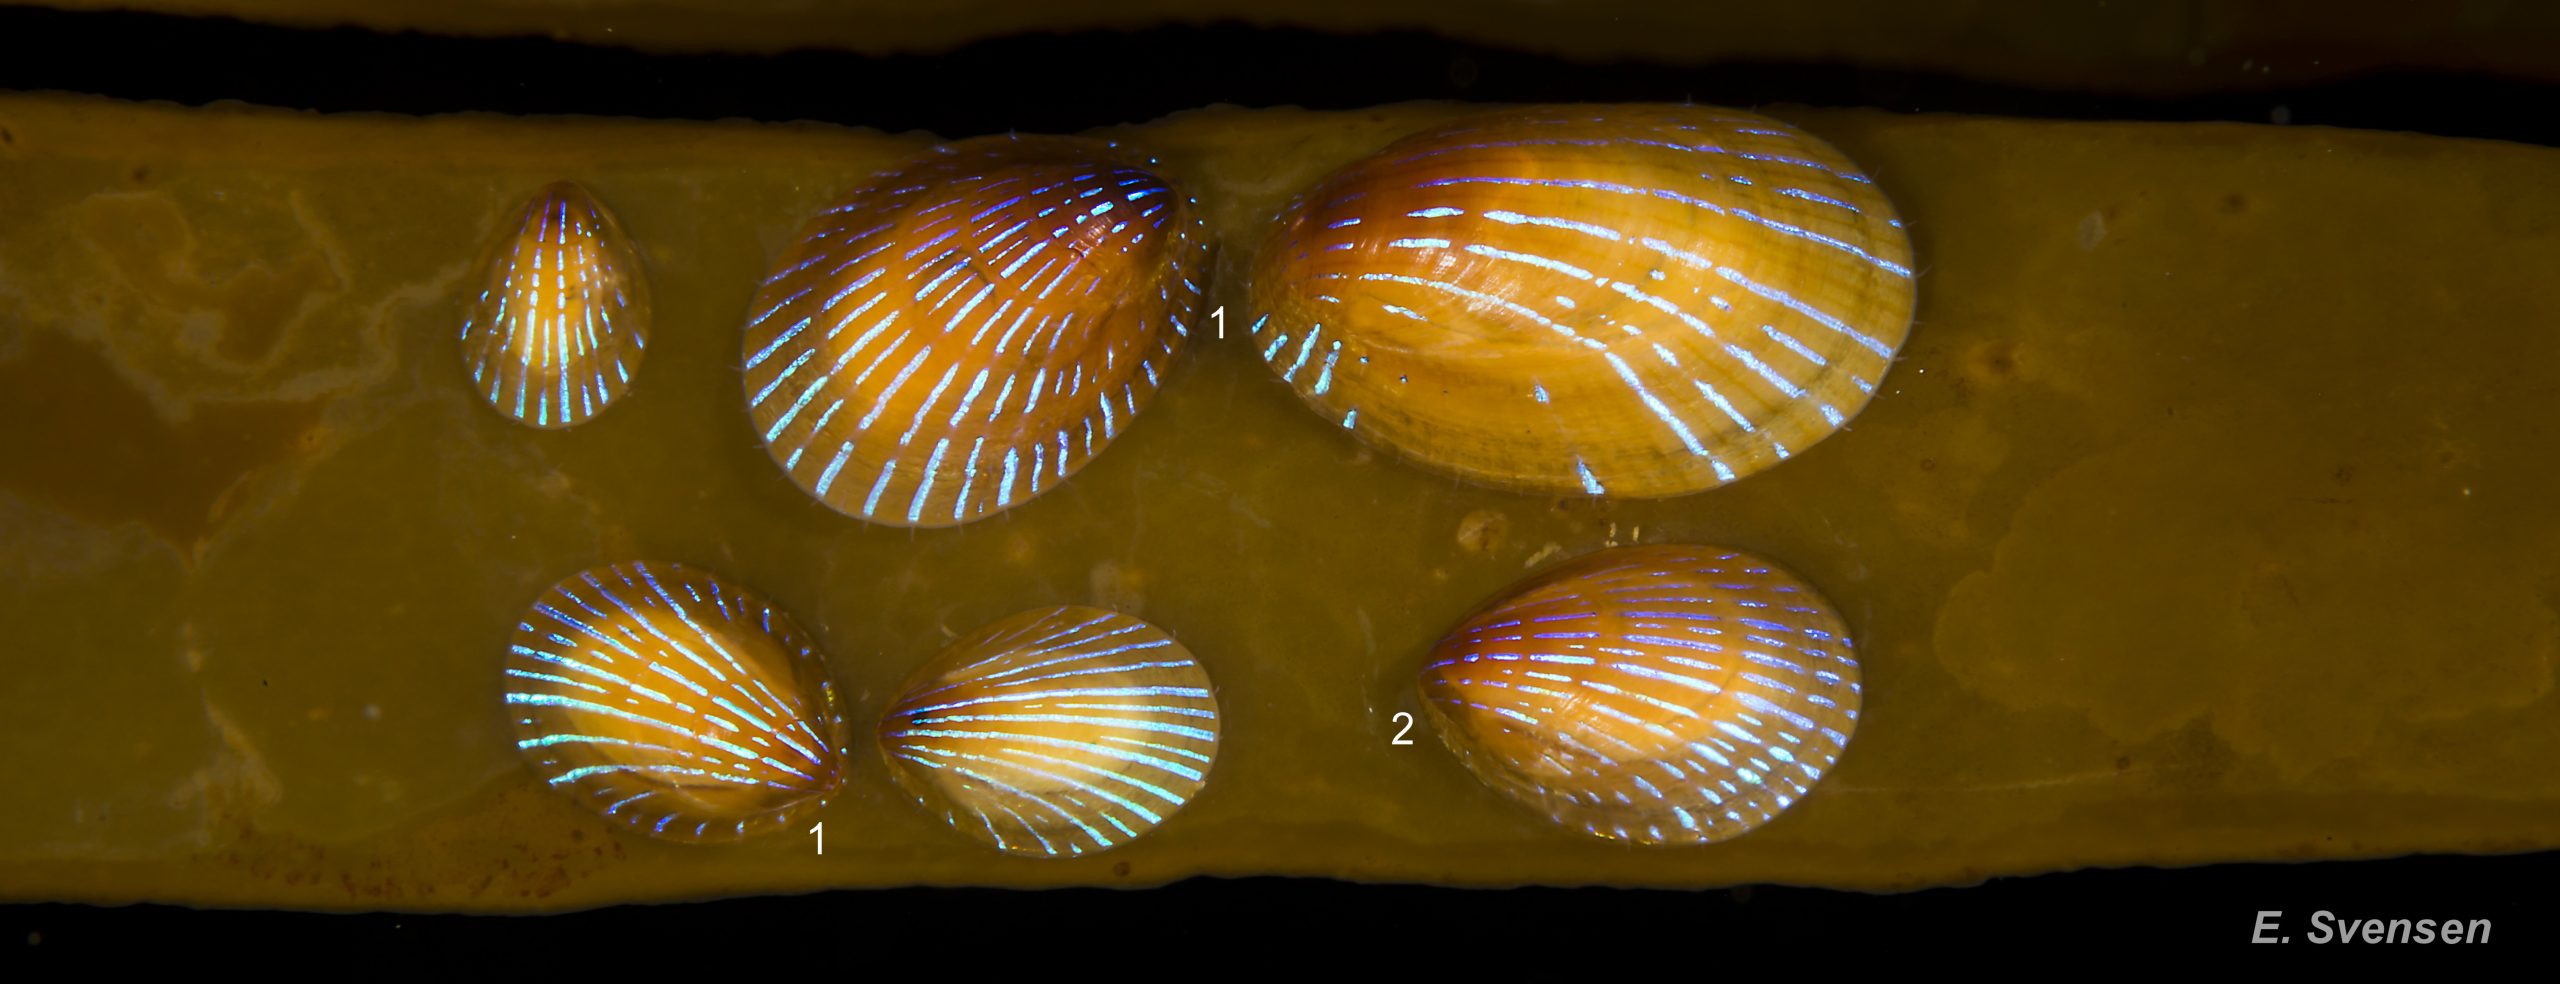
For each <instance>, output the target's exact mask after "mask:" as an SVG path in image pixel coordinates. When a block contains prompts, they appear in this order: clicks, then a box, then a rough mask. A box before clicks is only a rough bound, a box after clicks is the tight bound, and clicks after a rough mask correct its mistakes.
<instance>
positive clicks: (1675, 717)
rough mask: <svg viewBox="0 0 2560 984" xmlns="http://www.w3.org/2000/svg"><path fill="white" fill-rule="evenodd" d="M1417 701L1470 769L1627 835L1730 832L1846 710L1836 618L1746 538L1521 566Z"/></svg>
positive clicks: (1574, 819) (1850, 689) (1822, 765)
mask: <svg viewBox="0 0 2560 984" xmlns="http://www.w3.org/2000/svg"><path fill="white" fill-rule="evenodd" d="M1422 697H1423V709H1424V711H1425V712H1426V714H1427V715H1428V716H1429V717H1430V718H1431V719H1432V721H1433V723H1434V724H1435V725H1436V727H1437V728H1438V730H1439V733H1440V737H1441V738H1442V739H1443V740H1444V741H1446V742H1447V744H1448V746H1449V748H1450V750H1451V751H1453V752H1456V753H1457V755H1458V758H1459V759H1460V760H1462V761H1464V762H1465V763H1466V765H1467V768H1468V769H1469V770H1471V771H1473V772H1474V773H1475V774H1476V776H1477V777H1478V778H1480V779H1482V780H1484V781H1485V783H1486V784H1488V785H1490V786H1492V787H1493V788H1495V789H1496V790H1499V791H1501V792H1502V793H1503V794H1505V795H1507V796H1509V797H1511V798H1512V799H1515V800H1518V801H1520V802H1522V803H1525V804H1527V805H1529V806H1530V807H1531V808H1533V809H1535V810H1537V811H1538V812H1540V813H1542V814H1544V815H1545V816H1547V817H1548V818H1549V819H1551V820H1554V821H1555V822H1557V823H1559V824H1563V825H1565V826H1567V827H1571V828H1574V829H1577V830H1582V831H1585V832H1588V833H1590V834H1592V835H1595V836H1598V837H1603V838H1608V839H1610V840H1618V841H1627V842H1632V843H1637V844H1705V843H1711V842H1714V841H1720V840H1725V839H1728V838H1732V837H1737V836H1740V835H1742V834H1744V833H1747V832H1749V831H1751V830H1752V829H1754V828H1756V827H1758V826H1760V825H1761V824H1763V823H1766V822H1768V820H1769V819H1770V818H1772V817H1774V816H1776V815H1777V814H1778V813H1779V811H1782V810H1785V809H1786V808H1787V807H1789V806H1791V805H1793V804H1794V803H1795V802H1796V801H1797V800H1799V799H1801V798H1803V797H1804V795H1805V794H1806V793H1807V792H1809V791H1811V789H1812V788H1813V785H1814V783H1815V782H1817V781H1819V780H1820V779H1821V778H1822V776H1823V774H1824V773H1825V772H1827V771H1829V770H1830V768H1831V766H1832V764H1833V762H1835V761H1836V760H1837V759H1838V758H1839V756H1840V753H1841V752H1842V751H1843V750H1845V749H1846V748H1847V747H1848V744H1849V736H1850V735H1851V734H1852V733H1853V732H1854V731H1855V730H1856V728H1857V722H1858V705H1859V691H1858V663H1857V661H1856V659H1855V658H1854V657H1853V655H1852V652H1851V648H1850V643H1849V634H1848V627H1847V626H1846V625H1845V624H1843V623H1842V622H1841V620H1840V616H1839V615H1838V614H1837V613H1836V612H1834V611H1833V610H1832V608H1831V605H1830V603H1829V602H1826V601H1824V600H1823V599H1822V596H1821V595H1819V594H1817V593H1815V591H1814V590H1813V588H1812V587H1810V586H1808V585H1806V584H1805V583H1804V582H1803V581H1801V580H1798V579H1797V578H1796V577H1795V576H1794V575H1792V574H1789V573H1788V572H1786V571H1785V570H1783V569H1780V568H1779V567H1778V566H1777V565H1775V564H1772V563H1770V562H1768V561H1766V560H1762V559H1760V558H1757V557H1753V556H1751V555H1749V554H1745V553H1740V552H1737V551H1731V550H1720V549H1715V548H1709V547H1689V546H1643V547H1621V548H1617V549H1612V550H1604V551H1601V552H1599V553H1596V554H1592V555H1590V556H1587V557H1583V558H1581V559H1578V560H1574V561H1571V562H1568V563H1566V564H1564V565H1562V566H1559V567H1557V568H1555V569H1554V570H1550V571H1547V572H1545V573H1542V574H1539V575H1537V576H1535V577H1532V578H1530V579H1529V580H1528V581H1526V582H1524V583H1522V584H1520V585H1518V586H1516V587H1514V588H1512V589H1511V590H1509V591H1507V592H1505V593H1504V594H1503V595H1502V597H1500V598H1499V599H1497V600H1495V601H1494V602H1493V603H1491V604H1490V605H1487V606H1486V607H1485V608H1484V609H1482V610H1480V611H1478V612H1477V613H1475V614H1474V615H1472V616H1469V617H1468V618H1467V619H1466V620H1465V621H1464V622H1462V623H1460V624H1459V625H1458V627H1457V628H1456V629H1453V630H1451V631H1450V633H1449V634H1448V636H1447V637H1445V638H1443V639H1442V640H1441V641H1440V644H1439V645H1438V647H1436V648H1435V649H1433V650H1432V654H1431V662H1430V665H1429V666H1428V667H1426V668H1425V669H1424V670H1423V673H1422Z"/></svg>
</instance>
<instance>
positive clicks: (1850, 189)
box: [1252, 106, 1913, 497]
mask: <svg viewBox="0 0 2560 984" xmlns="http://www.w3.org/2000/svg"><path fill="white" fill-rule="evenodd" d="M1252 297H1253V308H1254V311H1255V312H1256V321H1255V322H1254V340H1255V342H1256V343H1257V344H1258V345H1259V346H1260V350H1261V353H1262V357H1263V359H1264V360H1265V361H1267V362H1269V363H1270V364H1271V367H1272V369H1273V370H1274V371H1276V372H1278V373H1279V374H1280V376H1281V378H1282V379H1284V380H1287V381H1288V383H1289V384H1290V385H1291V386H1292V387H1294V388H1295V389H1296V390H1297V392H1298V395H1299V396H1300V397H1302V398H1304V399H1305V400H1306V401H1307V403H1308V404H1309V405H1311V406H1313V407H1314V408H1315V409H1316V410H1317V412H1319V413H1321V414H1323V415H1324V416H1325V419H1327V420H1332V421H1336V422H1339V423H1340V424H1341V425H1342V426H1343V427H1345V428H1349V429H1351V430H1352V431H1353V432H1354V433H1355V434H1357V435H1358V436H1359V437H1360V438H1362V439H1363V440H1366V441H1368V442H1370V443H1372V444H1375V445H1378V446H1380V447H1383V448H1386V449H1388V450H1390V451H1393V452H1396V453H1398V454H1401V455H1403V456H1405V457H1407V458H1410V459H1413V460H1415V461H1419V462H1421V463H1423V464H1426V465H1428V466H1431V467H1434V468H1438V469H1442V470H1445V471H1448V472H1452V473H1455V474H1457V475H1459V476H1462V477H1464V478H1466V479H1469V480H1471V481H1475V482H1478V483H1482V484H1486V485H1491V486H1496V487H1500V488H1509V489H1518V490H1525V491H1534V492H1542V493H1551V494H1570V493H1583V494H1589V495H1610V496H1624V497H1658V496H1672V495H1681V494H1685V493H1690V492H1696V491H1699V490H1701V489H1706V488H1711V487H1714V486H1717V485H1721V484H1724V483H1726V482H1731V481H1734V480H1735V479H1738V478H1741V477H1743V476H1745V475H1749V474H1751V473H1753V472H1756V471H1759V470H1761V469H1763V468H1767V467H1769V466H1770V465H1773V464H1775V463H1777V462H1778V461H1780V460H1782V459H1784V458H1786V457H1787V456H1789V455H1791V454H1794V453H1797V452H1800V451H1803V450H1804V449H1805V448H1806V447H1808V446H1810V445H1812V444H1813V443H1814V442H1816V441H1819V440H1821V439H1822V438H1823V437H1825V436H1827V435H1829V434H1830V433H1831V432H1832V431H1833V430H1836V429H1838V428H1839V427H1840V426H1841V425H1843V424H1845V423H1846V422H1847V421H1848V420H1849V418H1851V417H1853V416H1855V415H1856V414H1857V413H1858V411H1859V409H1860V408H1862V407H1864V406H1865V405H1866V403H1867V400H1868V398H1869V397H1870V396H1872V395H1873V394H1874V393H1875V389H1876V386H1877V384H1878V383H1879V381H1880V380H1881V379H1882V378H1883V376H1884V372H1885V368H1886V366H1887V365H1888V364H1889V363H1890V362H1891V361H1892V359H1893V355H1894V352H1895V351H1896V350H1897V349H1898V348H1899V347H1900V346H1901V344H1902V341H1903V337H1904V334H1905V332H1906V331H1907V330H1908V328H1909V326H1910V322H1911V313H1912V305H1913V290H1912V275H1911V247H1910V243H1909V240H1908V237H1906V236H1905V235H1904V233H1903V230H1902V224H1901V221H1900V220H1899V219H1898V218H1896V217H1895V214H1894V210H1893V206H1892V204H1891V203H1889V202H1887V201H1886V200H1885V197H1884V195H1883V194H1882V193H1881V192H1879V191H1878V190H1877V189H1876V187H1875V184H1874V183H1873V182H1872V181H1870V180H1869V179H1868V178H1867V177H1866V176H1865V175H1864V174H1861V173H1859V171H1858V169H1857V168H1856V166H1854V165H1852V164H1851V163H1850V162H1849V161H1848V159H1847V158H1845V157H1842V156H1841V155H1840V153H1839V152H1838V151H1835V150H1833V149H1832V148H1831V147H1830V146H1828V145H1826V144H1824V143H1823V142H1822V141H1820V140H1817V139H1815V138H1813V137H1812V136H1809V135H1807V134H1805V133H1804V132H1802V131H1800V130H1797V129H1796V128H1794V127H1792V126H1788V125H1787V124H1784V123H1780V122H1778V121H1776V120H1772V119H1768V118H1766V117H1762V116H1757V115H1754V114H1751V113H1745V112H1739V111H1735V110H1728V109H1714V108H1709V107H1698V106H1602V107H1546V108H1530V109H1516V110H1505V111H1500V112H1495V113H1490V114H1486V115H1483V116H1479V117H1474V118H1469V119H1466V120H1463V121H1460V122H1457V123H1452V124H1450V125H1447V126H1443V127H1440V128H1438V129H1434V130H1431V131H1428V132H1425V133H1420V134H1416V135H1414V136H1411V137H1407V138H1405V139H1403V140H1400V141H1398V142H1396V143H1394V144H1392V145H1390V146H1388V147H1387V148H1386V149H1384V150H1381V151H1379V152H1377V153H1375V154H1372V155H1370V156H1368V157H1366V158H1363V159H1361V160H1359V161H1357V162H1354V163H1352V164H1351V165H1349V166H1347V167H1344V168H1343V169H1341V170H1340V171H1337V172H1335V173H1334V174H1333V175H1332V176H1330V177H1328V178H1326V179H1324V181H1323V182H1321V183H1320V184H1318V185H1317V186H1316V187H1314V188H1312V189H1310V190H1308V191H1307V192H1305V193H1304V194H1303V195H1301V196H1300V197H1299V198H1298V199H1297V200H1296V202H1295V203H1293V204H1292V205H1291V206H1290V207H1289V208H1288V210H1287V211H1286V212H1284V213H1283V214H1282V215H1281V216H1280V219H1279V223H1278V226H1277V228H1276V229H1274V231H1273V232H1272V234H1271V238H1270V239H1269V241H1268V242H1266V243H1265V244H1264V246H1263V248H1262V250H1261V252H1260V253H1259V254H1257V256H1256V258H1255V261H1254V267H1253V284H1252Z"/></svg>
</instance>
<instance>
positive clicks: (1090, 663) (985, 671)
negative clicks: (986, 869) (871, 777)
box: [880, 607, 1218, 857]
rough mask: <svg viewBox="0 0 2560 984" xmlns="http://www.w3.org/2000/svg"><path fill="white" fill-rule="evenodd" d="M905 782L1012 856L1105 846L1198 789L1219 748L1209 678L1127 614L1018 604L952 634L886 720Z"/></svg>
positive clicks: (954, 821) (1147, 826)
mask: <svg viewBox="0 0 2560 984" xmlns="http://www.w3.org/2000/svg"><path fill="white" fill-rule="evenodd" d="M880 746H881V749H882V751H883V753H884V754H886V755H887V756H888V759H889V766H890V769H889V771H890V773H891V774H892V775H894V776H895V777H896V778H897V782H898V785H899V786H901V787H903V788H905V789H906V790H907V791H908V792H909V793H912V794H914V795H915V797H916V798H917V799H918V800H919V801H921V802H922V803H923V804H924V805H925V807H926V808H928V809H931V810H933V811H935V812H936V813H939V814H941V815H942V816H943V817H944V818H945V819H947V820H949V821H950V823H951V825H952V826H953V827H955V828H957V829H959V830H960V831H961V832H962V833H966V834H968V835H969V836H971V837H974V838H976V839H978V840H979V841H982V842H984V843H987V844H990V845H992V846H994V847H996V848H997V849H999V850H1003V851H1006V852H1009V853H1013V854H1027V855H1035V856H1046V857H1064V856H1074V855H1081V854H1091V853H1093V852H1096V851H1102V850H1108V849H1110V848H1112V847H1116V846H1118V845H1120V844H1123V843H1126V842H1128V841H1129V840H1130V839H1132V838H1135V837H1137V836H1138V835H1140V834H1144V833H1146V832H1147V831H1148V830H1151V829H1153V828H1154V827H1155V826H1156V825H1157V824H1159V823H1162V822H1164V820H1165V818H1167V817H1170V816H1172V815H1173V813H1174V811H1176V810H1179V809H1181V808H1182V806H1183V804H1185V803H1188V802H1190V801H1191V797H1192V796H1194V795H1196V794H1198V793H1199V791H1200V787H1201V786H1202V784H1204V783H1206V782H1207V781H1208V776H1209V767H1210V765H1211V764H1212V763H1214V762H1215V761H1216V760H1217V756H1218V699H1217V695H1216V693H1215V692H1214V691H1213V690H1212V688H1211V687H1210V685H1209V674H1208V672H1207V671H1206V670H1203V669H1201V667H1200V663H1199V661H1197V660H1194V659H1192V658H1191V652H1190V650H1187V649H1184V648H1183V646H1182V644H1181V643H1179V642H1176V641H1174V639H1173V638H1172V637H1171V636H1168V635H1166V634H1165V633H1164V630H1162V629H1158V628H1156V627H1155V626H1153V625H1149V624H1147V623H1146V622H1144V621H1141V620H1139V619H1136V618H1133V617H1131V616H1128V615H1122V614H1119V613H1117V612H1107V611H1101V610H1099V609H1093V608H1076V607H1066V608H1046V609H1039V610H1035V611H1028V612H1023V613H1022V614H1019V615H1015V616H1013V617H1011V618H1008V619H1005V620H1003V621H1000V622H997V623H995V624H993V625H990V626H987V627H986V628H983V629H980V630H978V631H977V632H974V633H971V634H970V635H969V636H968V637H966V638H963V639H961V640H960V641H958V642H954V643H952V644H951V645H950V646H949V647H948V648H946V649H944V650H943V651H942V653H941V654H940V655H938V656H936V657H934V659H933V661H932V662H931V663H928V664H926V665H925V667H924V668H923V669H921V670H919V671H917V673H916V675H915V678H914V679H913V680H912V681H910V682H909V684H908V686H907V688H906V692H905V694H904V695H903V696H901V697H899V698H898V701H897V703H896V704H895V705H894V706H892V707H891V708H890V709H889V712H888V714H887V715H886V716H884V717H883V718H881V720H880Z"/></svg>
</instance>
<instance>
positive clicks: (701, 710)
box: [506, 562, 849, 841]
mask: <svg viewBox="0 0 2560 984" xmlns="http://www.w3.org/2000/svg"><path fill="white" fill-rule="evenodd" d="M506 684H507V693H506V704H507V710H508V712H509V713H510V715H511V716H512V717H513V718H514V721H515V729H516V748H517V749H518V750H519V751H521V752H522V753H523V755H524V758H525V761H527V762H529V763H531V764H532V765H533V769H534V771H535V772H536V773H537V774H539V775H541V776H542V778H543V779H544V780H545V781H547V782H548V783H550V785H551V787H552V788H554V789H558V790H560V791H562V792H564V793H567V794H568V795H569V796H570V797H571V798H574V799H576V800H578V801H579V802H581V803H584V804H586V805H587V806H589V807H591V808H593V809H595V810H597V811H598V812H600V813H602V814H604V815H605V816H606V817H607V818H609V819H612V820H615V821H619V822H621V823H622V824H624V825H626V826H629V827H632V828H634V829H637V830H640V831H642V832H644V833H649V834H653V835H656V836H659V837H664V838H668V839H670V840H679V841H734V840H742V839H745V838H748V837H753V836H756V835H758V834H763V833H768V832H771V831H775V830H796V829H799V828H800V827H801V826H805V824H803V823H802V821H804V820H806V819H807V818H808V816H809V815H810V814H813V813H815V812H816V811H817V810H818V808H819V807H820V806H821V805H823V803H824V801H825V799H826V798H827V797H828V796H829V795H831V794H833V793H834V792H835V790H836V788H837V787H838V785H839V784H840V783H842V781H843V775H844V768H843V766H844V758H843V756H844V747H845V743H846V740H847V738H848V737H849V725H848V724H847V722H846V720H845V717H844V714H843V712H842V710H841V709H840V708H839V706H838V704H837V697H836V690H835V684H834V682H833V680H832V679H830V678H829V677H828V675H827V667H826V662H825V660H824V659H823V658H821V657H820V655H819V653H818V650H817V648H816V647H815V646H814V645H812V644H811V643H810V641H809V638H808V636H807V634H806V633H804V632H802V631H801V629H800V627H799V626H798V625H797V624H795V623H793V622H792V621H791V617H790V616H789V615H786V614H784V613H782V612H781V611H779V610H776V609H775V608H774V607H773V606H772V605H771V604H770V603H768V602H766V601H765V600H764V599H762V598H759V597H757V596H756V595H754V594H753V593H751V592H748V591H744V590H741V589H739V588H736V587H732V586H730V585H727V584H723V583H721V581H720V580H719V579H718V578H715V577H713V576H711V575H709V574H706V573H703V572H701V571H698V570H694V569H692V568H688V567H685V566H683V565H680V564H667V563H656V562H648V563H636V564H620V565H615V566H611V567H597V568H593V569H590V570H587V571H583V572H581V573H579V574H577V575H575V576H572V577H570V578H569V579H567V580H564V581H561V582H560V583H558V584H556V585H553V586H552V587H551V589H550V590H549V591H546V592H543V594H542V597H541V598H540V599H539V600H537V601H535V602H534V604H533V610H532V611H531V612H528V613H527V614H526V615H525V617H524V621H523V622H522V623H521V624H519V625H517V626H516V634H515V643H514V645H513V646H512V647H510V648H509V650H508V654H507V659H506Z"/></svg>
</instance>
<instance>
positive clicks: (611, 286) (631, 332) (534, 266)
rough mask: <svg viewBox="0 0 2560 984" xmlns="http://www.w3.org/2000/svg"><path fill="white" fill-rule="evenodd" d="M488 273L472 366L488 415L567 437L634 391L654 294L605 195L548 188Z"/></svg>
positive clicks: (471, 347)
mask: <svg viewBox="0 0 2560 984" xmlns="http://www.w3.org/2000/svg"><path fill="white" fill-rule="evenodd" d="M484 263H485V265H486V269H485V270H483V271H482V273H481V288H480V294H479V296H478V297H476V298H474V299H473V300H472V303H471V313H470V314H469V316H468V317H466V318H465V319H464V321H463V324H462V360H463V368H464V369H466V370H468V371H469V372H470V373H471V385H472V388H473V389H474V390H475V391H477V392H478V393H479V394H480V396H481V398H482V399H485V400H487V401H489V405H490V406H492V407H495V408H497V410H498V412H499V413H503V414H506V415H507V416H509V417H512V418H514V419H516V420H517V421H519V422H522V423H526V424H531V425H533V426H535V427H542V428H556V427H567V426H569V425H571V424H576V423H579V422H582V421H585V420H587V419H588V418H590V417H593V416H595V415H596V414H599V413H602V412H604V410H605V408H607V407H610V406H612V405H613V403H614V401H616V400H619V399H621V398H622V395H623V394H624V393H625V392H627V391H628V390H630V388H631V377H632V374H633V373H637V372H639V371H640V358H641V356H643V355H646V354H648V351H649V314H650V313H649V284H648V279H647V277H646V276H645V275H644V274H643V271H642V269H641V265H640V257H639V254H637V253H635V252H633V251H632V248H631V240H630V239H629V238H628V237H626V236H624V235H623V233H622V227H621V225H620V224H619V223H617V222H616V221H615V220H614V217H613V213H612V212H610V211H607V210H606V209H605V207H604V206H603V205H602V204H600V203H598V202H597V201H596V199H595V196H593V195H590V194H588V193H587V190H586V189H584V188H581V187H579V186H578V185H577V184H576V183H575V182H569V181H558V182H553V183H552V184H550V185H548V186H545V187H544V188H543V189H542V190H541V191H540V192H538V193H536V194H535V195H534V196H533V201H531V202H529V203H527V204H526V205H525V207H524V214H523V217H522V218H521V219H519V220H518V221H517V222H516V224H515V226H514V228H512V229H510V230H508V231H507V232H506V233H505V235H504V236H503V238H501V239H500V241H499V243H498V245H497V247H496V248H495V249H494V250H492V251H491V252H490V253H489V254H488V257H487V258H486V260H485V261H484Z"/></svg>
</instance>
